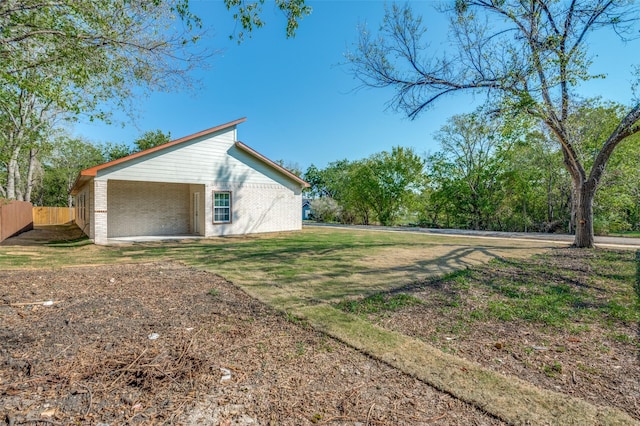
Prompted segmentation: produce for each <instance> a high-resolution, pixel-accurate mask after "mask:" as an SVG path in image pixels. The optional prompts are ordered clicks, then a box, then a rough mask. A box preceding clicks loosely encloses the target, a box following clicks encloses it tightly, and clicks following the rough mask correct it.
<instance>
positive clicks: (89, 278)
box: [0, 263, 500, 425]
mask: <svg viewBox="0 0 640 426" xmlns="http://www.w3.org/2000/svg"><path fill="white" fill-rule="evenodd" d="M48 301H51V302H52V304H49V303H46V304H43V303H42V302H48ZM0 305H2V306H0V323H1V324H2V326H1V327H0V341H2V342H3V344H2V346H1V348H0V407H1V408H0V424H11V425H13V424H102V425H105V424H109V425H115V424H159V423H164V424H221V425H230V424H245V425H248V424H283V425H303V424H356V423H357V422H359V423H360V424H369V425H419V424H451V425H454V424H455V425H459V424H469V425H472V424H475V425H485V424H486V425H489V424H500V422H499V421H498V420H496V419H494V418H492V417H490V416H488V415H486V414H484V413H482V412H481V411H479V410H477V409H475V408H474V407H471V406H469V405H467V404H464V403H462V402H460V401H458V400H456V399H454V398H452V397H450V396H448V395H446V394H443V393H441V392H438V391H436V390H434V389H433V388H431V387H429V386H427V385H426V384H424V383H422V382H420V381H418V380H416V379H413V378H411V377H409V376H407V375H405V374H403V373H401V372H399V371H398V370H396V369H394V368H391V367H389V366H388V365H386V364H383V363H380V362H378V361H375V360H373V359H370V358H368V357H366V356H364V355H362V354H361V353H359V352H357V351H355V350H353V349H350V348H348V347H346V346H345V345H343V344H341V343H339V342H337V341H335V340H333V339H330V338H328V337H326V336H325V335H322V334H320V333H317V332H314V331H313V330H311V329H309V328H308V327H305V326H304V324H301V323H299V322H298V321H297V320H295V319H294V318H287V317H285V316H282V315H280V314H278V313H276V312H275V311H273V310H272V309H270V308H268V307H266V306H264V305H262V304H260V303H258V302H256V301H255V300H254V299H252V298H250V297H248V296H247V295H246V294H245V293H243V292H242V291H240V290H238V289H237V288H236V287H234V286H233V285H232V284H230V283H228V282H227V281H225V280H224V279H222V278H220V277H218V276H215V275H212V274H210V273H206V272H201V271H198V270H195V269H192V268H187V267H184V266H182V265H180V264H178V263H149V264H130V265H110V266H97V267H77V268H64V269H36V270H12V271H0Z"/></svg>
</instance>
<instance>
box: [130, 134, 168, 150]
mask: <svg viewBox="0 0 640 426" xmlns="http://www.w3.org/2000/svg"><path fill="white" fill-rule="evenodd" d="M170 140H171V133H163V132H162V130H160V129H158V130H149V131H146V132H144V133H143V134H142V135H140V137H138V139H136V140H134V141H133V144H134V145H135V146H136V151H144V150H145V149H149V148H153V147H156V146H159V145H162V144H165V143H167V142H169V141H170Z"/></svg>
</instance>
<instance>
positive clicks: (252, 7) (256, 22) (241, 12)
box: [225, 0, 311, 42]
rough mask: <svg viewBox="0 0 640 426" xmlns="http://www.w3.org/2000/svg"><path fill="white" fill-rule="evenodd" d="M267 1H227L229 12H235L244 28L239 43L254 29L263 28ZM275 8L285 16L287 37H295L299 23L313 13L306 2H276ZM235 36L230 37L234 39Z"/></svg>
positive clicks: (280, 0)
mask: <svg viewBox="0 0 640 426" xmlns="http://www.w3.org/2000/svg"><path fill="white" fill-rule="evenodd" d="M264 2H265V0H257V1H248V0H225V4H226V6H227V9H228V10H232V11H233V17H234V19H235V20H236V21H238V22H239V23H240V25H241V26H242V31H240V32H239V33H238V34H237V35H236V38H237V39H238V42H242V41H243V40H244V37H245V34H246V33H248V34H250V33H251V32H252V31H253V30H254V29H257V28H262V27H263V26H264V25H265V21H264V20H263V18H262V6H263V5H264ZM275 6H276V7H277V8H278V9H279V10H280V11H281V12H282V13H283V14H284V16H285V18H286V20H287V25H286V35H287V37H294V36H295V33H296V30H297V29H298V26H299V21H300V20H301V19H302V18H304V17H305V16H307V15H309V14H310V13H311V6H309V5H307V4H305V0H275ZM233 37H234V36H233V35H232V36H230V38H233Z"/></svg>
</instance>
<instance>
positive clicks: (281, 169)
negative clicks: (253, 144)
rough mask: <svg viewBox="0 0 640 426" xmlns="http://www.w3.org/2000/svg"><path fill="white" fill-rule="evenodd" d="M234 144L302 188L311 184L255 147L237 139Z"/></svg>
mask: <svg viewBox="0 0 640 426" xmlns="http://www.w3.org/2000/svg"><path fill="white" fill-rule="evenodd" d="M235 145H236V147H237V148H238V149H240V150H241V151H244V152H246V153H247V154H249V155H250V156H252V157H254V158H256V159H258V160H260V161H262V162H263V163H265V164H267V165H269V166H271V167H273V168H274V169H276V170H277V171H279V172H280V173H282V174H283V175H285V176H287V177H288V178H289V179H292V180H294V181H296V182H298V183H299V184H300V185H302V187H303V188H309V187H310V186H311V185H309V184H308V183H307V182H305V181H304V180H303V179H302V178H300V177H298V176H296V175H295V174H293V173H291V172H290V171H289V170H287V169H285V168H284V167H282V166H281V165H280V164H278V163H276V162H274V161H271V160H269V159H268V158H267V157H265V156H264V155H262V154H260V153H259V152H258V151H256V150H255V149H253V148H250V147H249V146H247V145H245V144H244V143H242V142H240V141H238V142H236V143H235Z"/></svg>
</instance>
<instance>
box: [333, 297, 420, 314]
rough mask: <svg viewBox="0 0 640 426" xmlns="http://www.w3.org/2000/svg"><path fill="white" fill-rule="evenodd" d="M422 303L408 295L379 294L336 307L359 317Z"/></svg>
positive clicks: (339, 304)
mask: <svg viewBox="0 0 640 426" xmlns="http://www.w3.org/2000/svg"><path fill="white" fill-rule="evenodd" d="M421 303H422V301H421V300H420V299H418V298H417V297H413V296H410V295H407V294H403V293H400V294H383V293H378V294H374V295H371V296H369V297H365V298H364V299H360V300H345V301H342V302H338V303H337V304H336V307H337V308H338V309H341V310H343V311H345V312H350V313H353V314H357V315H366V314H374V313H381V312H388V311H397V310H399V309H402V308H404V307H406V306H413V305H419V304H421Z"/></svg>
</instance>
